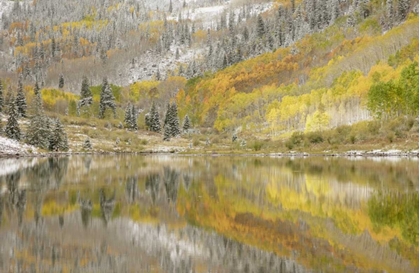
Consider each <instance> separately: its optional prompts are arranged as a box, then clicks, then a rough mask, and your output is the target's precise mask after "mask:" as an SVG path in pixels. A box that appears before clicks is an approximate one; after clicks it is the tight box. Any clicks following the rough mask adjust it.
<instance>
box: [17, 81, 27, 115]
mask: <svg viewBox="0 0 420 273" xmlns="http://www.w3.org/2000/svg"><path fill="white" fill-rule="evenodd" d="M16 106H17V109H18V117H26V108H27V105H26V98H25V94H24V93H23V84H22V76H20V77H19V81H18V90H17V95H16Z"/></svg>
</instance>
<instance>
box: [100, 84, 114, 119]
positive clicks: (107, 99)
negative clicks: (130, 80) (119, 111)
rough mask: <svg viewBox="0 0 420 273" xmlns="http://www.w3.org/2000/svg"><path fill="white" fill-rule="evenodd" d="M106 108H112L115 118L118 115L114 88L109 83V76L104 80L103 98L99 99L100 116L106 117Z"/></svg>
mask: <svg viewBox="0 0 420 273" xmlns="http://www.w3.org/2000/svg"><path fill="white" fill-rule="evenodd" d="M106 108H111V110H112V112H113V113H114V118H115V117H116V105H115V97H114V94H112V90H111V87H110V85H109V83H108V80H107V78H104V80H103V82H102V92H101V98H100V100H99V118H104V117H105V110H106Z"/></svg>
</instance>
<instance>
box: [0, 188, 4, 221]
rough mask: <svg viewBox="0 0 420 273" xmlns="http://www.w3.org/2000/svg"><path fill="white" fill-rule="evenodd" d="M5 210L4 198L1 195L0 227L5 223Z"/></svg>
mask: <svg viewBox="0 0 420 273" xmlns="http://www.w3.org/2000/svg"><path fill="white" fill-rule="evenodd" d="M3 208H4V199H3V196H2V195H0V227H1V224H2V222H3Z"/></svg>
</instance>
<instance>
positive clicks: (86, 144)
mask: <svg viewBox="0 0 420 273" xmlns="http://www.w3.org/2000/svg"><path fill="white" fill-rule="evenodd" d="M82 147H83V149H84V150H92V143H90V138H89V137H88V138H87V139H86V140H85V142H84V143H83V146H82Z"/></svg>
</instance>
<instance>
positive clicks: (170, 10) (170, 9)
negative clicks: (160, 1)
mask: <svg viewBox="0 0 420 273" xmlns="http://www.w3.org/2000/svg"><path fill="white" fill-rule="evenodd" d="M169 12H170V13H172V0H170V1H169Z"/></svg>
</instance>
